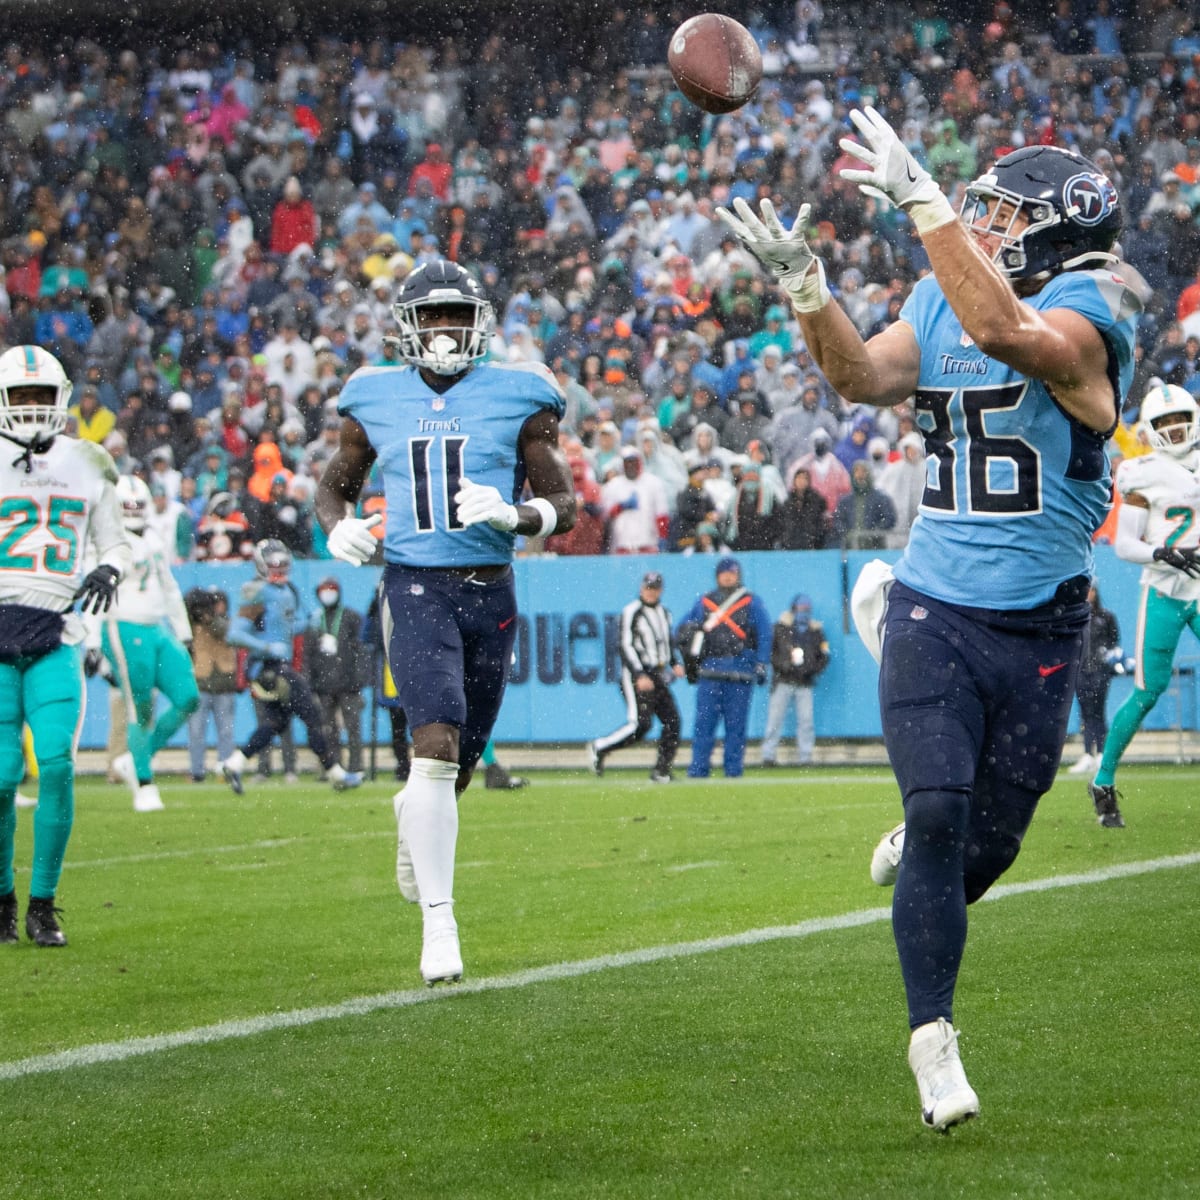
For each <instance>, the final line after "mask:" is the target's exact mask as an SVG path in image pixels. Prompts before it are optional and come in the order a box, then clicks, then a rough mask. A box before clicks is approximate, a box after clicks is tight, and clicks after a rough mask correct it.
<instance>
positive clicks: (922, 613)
mask: <svg viewBox="0 0 1200 1200" xmlns="http://www.w3.org/2000/svg"><path fill="white" fill-rule="evenodd" d="M908 615H909V616H910V617H912V619H913V620H914V621H923V620H925V618H926V617H927V616H929V609H927V608H922V607H921V606H920V605H919V604H914V605H913V610H912V612H910V613H909V614H908Z"/></svg>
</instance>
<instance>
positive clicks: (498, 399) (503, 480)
mask: <svg viewBox="0 0 1200 1200" xmlns="http://www.w3.org/2000/svg"><path fill="white" fill-rule="evenodd" d="M565 408H566V404H565V401H564V398H563V394H562V390H561V389H560V388H559V386H558V382H557V380H555V378H554V376H553V375H551V373H550V372H549V371H548V370H547V369H546V368H545V367H544V366H542V365H541V364H540V363H483V364H481V365H480V366H477V367H474V368H473V369H471V370H470V371H468V372H466V373H465V374H464V375H463V376H462V377H461V378H459V379H458V380H457V381H456V382H455V383H454V385H453V386H452V387H450V388H448V389H447V390H446V391H444V392H436V391H434V390H433V388H431V387H430V386H429V385H428V384H427V383H426V382H425V381H424V380H423V379H422V378H421V376H420V374H419V373H418V371H417V370H416V369H415V368H414V367H407V366H405V367H364V368H362V369H361V370H358V371H356V372H355V373H354V374H353V375H352V376H351V377H350V378H349V379H348V380H347V381H346V386H345V388H343V389H342V392H341V394H340V395H339V397H338V412H340V413H342V414H343V415H345V416H350V417H353V418H354V419H355V420H356V421H357V422H358V423H359V424H360V425H361V426H362V427H363V429H364V430H365V431H366V434H367V438H368V440H369V441H370V443H371V445H372V447H374V449H375V452H376V454H377V455H378V457H379V466H380V471H381V473H382V477H383V489H384V496H385V498H386V501H387V532H386V534H385V537H384V547H383V548H384V558H385V559H386V560H387V561H388V562H390V563H401V564H403V565H405V566H410V567H478V566H490V565H494V564H503V563H507V562H510V561H511V560H512V555H513V545H514V543H515V541H516V538H515V536H514V535H513V534H511V533H505V532H503V531H502V530H499V529H493V528H492V527H491V526H490V525H487V524H482V525H472V526H470V527H464V526H463V525H462V523H461V522H460V521H459V519H458V511H457V506H456V505H455V503H454V493H455V492H457V491H458V488H459V483H460V481H461V480H462V478H463V477H464V476H465V477H466V478H468V479H470V480H471V481H472V482H473V483H479V484H486V485H491V486H492V487H494V488H496V489H497V490H498V491H499V492H500V494H501V495H502V496H503V497H504V498H505V500H508V501H510V502H511V503H513V504H516V503H517V501H518V500H519V499H520V496H521V490H522V488H523V487H524V486H525V465H524V463H523V462H522V460H521V456H520V451H519V448H518V442H519V440H520V436H521V429H522V427H523V426H524V424H525V422H526V421H527V420H528V419H529V418H530V417H531V416H533V415H534V414H535V413H537V412H539V411H543V410H545V411H549V412H552V413H554V414H555V415H556V416H558V417H561V416H562V415H563V412H564V411H565Z"/></svg>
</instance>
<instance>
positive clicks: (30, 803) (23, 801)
mask: <svg viewBox="0 0 1200 1200" xmlns="http://www.w3.org/2000/svg"><path fill="white" fill-rule="evenodd" d="M13 800H14V801H15V803H16V806H17V807H18V808H37V797H36V796H27V795H25V793H24V792H18V793H17V794H16V795H15V796H14V797H13Z"/></svg>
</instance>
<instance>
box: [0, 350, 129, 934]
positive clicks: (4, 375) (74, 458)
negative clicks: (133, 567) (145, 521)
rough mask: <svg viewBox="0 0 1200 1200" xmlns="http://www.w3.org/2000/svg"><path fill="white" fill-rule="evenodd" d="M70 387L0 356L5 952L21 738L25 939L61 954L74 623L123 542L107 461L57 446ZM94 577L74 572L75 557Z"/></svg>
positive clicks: (53, 373)
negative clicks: (90, 555)
mask: <svg viewBox="0 0 1200 1200" xmlns="http://www.w3.org/2000/svg"><path fill="white" fill-rule="evenodd" d="M70 400H71V384H70V381H69V380H68V379H67V376H66V373H65V372H64V371H63V368H62V364H61V363H60V362H59V361H58V359H56V358H55V357H54V355H52V354H50V353H48V352H47V351H45V350H43V349H42V348H41V347H40V346H15V347H13V348H12V349H11V350H7V351H5V352H4V354H2V355H0V943H5V942H16V941H17V938H18V934H17V893H16V889H15V886H14V878H13V834H14V832H15V830H16V824H17V820H16V809H15V805H14V797H15V795H16V790H17V785H18V784H19V783H20V781H21V777H22V775H23V774H24V773H25V764H24V758H23V754H22V727H23V724H24V723H25V722H28V724H29V728H30V729H31V730H32V731H33V741H34V747H35V754H36V756H37V765H38V774H39V786H38V805H37V809H36V810H35V812H34V817H33V873H32V877H31V879H30V884H29V907H28V908H27V909H26V911H25V933H26V935H27V936H28V937H29V939H30V941H32V942H33V943H34V944H35V945H38V946H65V945H66V944H67V938H66V934H64V933H63V931H62V927H61V926H60V925H59V923H58V916H59V909H58V908H57V907H56V906H55V894H56V892H57V890H58V881H59V876H60V874H61V873H62V864H63V856H64V855H65V854H66V849H67V842H68V840H69V839H70V836H71V826H72V824H73V822H74V819H75V748H76V744H77V741H78V738H79V728H80V725H81V723H82V720H83V705H84V695H83V671H82V664H81V661H80V650H79V643H80V642H81V641H82V640H83V624H82V622H81V621H80V619H79V617H78V616H77V615H76V614H75V613H74V612H72V609H73V608H74V605H75V602H76V601H77V600H78V601H79V606H80V611H81V612H83V613H89V612H99V613H103V612H106V611H107V610H108V608H109V606H110V605H111V604H112V602H113V597H114V596H115V595H116V591H117V584H118V582H119V581H120V579H121V577H122V576H123V575H124V574H125V573H126V572H127V571H128V570H129V565H130V552H129V541H128V539H127V538H126V536H125V529H124V527H123V526H122V524H121V507H120V504H119V503H118V501H117V496H116V483H117V470H116V467H115V466H114V465H113V461H112V459H111V458H110V457H109V456H108V453H107V452H106V451H105V450H103V449H101V448H100V447H99V446H96V445H94V444H93V443H91V442H84V441H77V440H76V439H75V438H72V437H67V436H66V435H65V434H64V433H63V431H64V430H65V429H66V427H67V408H68V405H69V404H70ZM89 545H90V546H91V547H93V548H94V549H95V552H96V559H97V563H96V566H95V567H94V568H93V569H92V570H91V571H90V572H88V573H87V574H86V575H85V573H84V561H83V556H84V550H85V549H86V548H87V547H88V546H89Z"/></svg>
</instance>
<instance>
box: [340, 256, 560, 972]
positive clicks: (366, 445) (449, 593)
mask: <svg viewBox="0 0 1200 1200" xmlns="http://www.w3.org/2000/svg"><path fill="white" fill-rule="evenodd" d="M392 311H393V313H394V315H395V317H396V322H397V325H398V326H399V329H400V357H401V359H402V360H403V362H404V364H405V365H403V366H400V367H394V366H375V367H364V368H363V369H361V370H359V371H356V372H355V373H354V375H352V376H351V377H350V379H349V380H347V382H346V386H345V388H344V389H343V390H342V392H341V394H340V396H339V398H338V411H339V412H341V413H342V415H343V417H344V418H345V419H344V420H343V422H342V429H341V440H340V443H339V448H338V451H337V453H336V454H335V455H334V457H333V458H332V459H331V460H330V462H329V465H328V467H327V468H326V470H325V474H324V476H323V477H322V479H321V484H320V487H319V489H318V491H317V517H318V519H319V520H320V522H321V525H322V527H323V528H324V529H325V530H326V531H327V532H328V534H329V551H330V553H331V554H332V555H334V557H336V558H340V559H342V560H343V561H345V562H349V563H354V564H356V565H362V564H365V563H368V562H372V561H375V560H377V559H378V558H379V557H380V553H381V551H380V543H379V541H378V540H377V539H376V537H375V535H374V534H373V533H372V531H371V530H372V526H373V525H374V524H376V523H378V520H379V518H378V517H377V516H376V517H371V518H367V519H365V520H364V519H360V518H358V517H356V516H354V515H353V511H354V508H353V506H354V505H355V504H356V502H357V500H358V497H359V494H360V493H361V491H362V489H363V485H364V483H365V482H366V479H367V475H368V473H369V472H370V470H371V467H372V466H373V464H374V463H375V461H376V459H378V460H379V462H380V464H381V467H382V476H383V486H384V493H385V499H386V502H387V531H386V534H385V536H384V538H383V542H382V558H383V561H384V564H385V566H384V574H383V581H382V583H381V585H380V587H381V594H382V601H383V603H382V605H381V609H382V618H383V627H384V628H383V632H384V641H385V644H386V646H387V652H388V665H389V666H390V668H391V672H392V676H393V678H394V680H395V683H396V690H397V693H398V696H399V700H400V703H401V706H402V707H403V709H404V711H405V713H406V714H407V715H408V720H409V724H410V726H411V728H412V739H413V750H412V766H411V769H410V773H409V777H408V782H407V784H406V785H405V787H404V790H403V791H401V792H399V793H397V795H396V797H395V801H394V806H395V811H396V822H397V826H398V829H399V844H398V848H397V854H396V881H397V883H398V885H399V887H400V892H401V894H402V895H403V896H404V898H405V899H406V900H410V901H414V902H419V903H420V905H421V912H422V917H423V925H424V939H423V946H422V952H421V975H422V977H423V978H424V980H425V982H426V983H427V984H429V985H430V986H432V985H433V984H435V983H439V982H447V981H453V980H456V979H459V978H460V977H461V975H462V969H463V967H462V954H461V951H460V947H459V940H458V926H457V923H456V921H455V918H454V852H455V843H456V840H457V836H458V805H457V793H461V792H463V791H464V790H465V789H466V787H467V785H468V784H469V783H470V781H471V773H472V771H473V770H474V767H475V764H476V763H477V762H478V760H479V756H480V754H481V753H482V752H483V748H484V746H485V745H486V744H487V740H488V737H489V735H490V733H491V730H492V726H493V725H494V724H495V721H496V717H497V714H498V713H499V711H500V701H501V699H502V697H503V695H504V685H505V682H506V679H507V674H508V666H509V662H510V660H511V657H512V645H513V638H514V636H515V633H516V615H517V605H516V594H515V591H514V588H513V573H512V565H511V564H512V557H513V546H514V542H515V539H516V536H517V535H518V534H523V535H526V536H545V535H547V534H550V533H552V532H554V531H555V530H558V531H559V532H563V531H566V530H569V529H570V528H571V527H572V526H573V525H574V524H575V488H574V484H573V483H572V479H571V472H570V469H569V467H568V466H567V462H566V459H565V457H564V456H563V454H562V452H561V451H560V450H559V448H558V422H559V418H560V417H561V416H562V415H563V412H564V408H565V402H564V399H563V395H562V391H561V390H560V388H559V386H558V383H557V382H556V380H555V378H554V376H553V375H551V373H550V372H549V371H548V370H546V369H545V368H544V367H543V366H541V365H540V364H536V363H511V364H500V363H489V362H487V361H486V358H487V354H488V346H489V341H490V338H491V332H492V328H493V325H494V323H495V318H494V316H493V312H492V306H491V304H490V303H489V302H488V300H487V298H486V297H485V296H484V294H483V291H482V289H481V288H480V286H479V284H478V283H477V282H476V281H475V280H474V279H473V278H472V277H471V275H469V274H468V273H467V272H466V271H464V270H463V269H462V268H461V267H459V266H457V265H456V264H454V263H451V262H445V261H441V260H438V261H434V262H430V263H425V264H422V265H421V266H420V267H418V268H417V269H416V270H415V271H413V272H412V273H411V274H410V275H409V276H408V278H407V279H406V280H405V282H404V286H403V287H402V288H401V291H400V295H399V297H398V299H397V301H396V303H395V305H393V309H392ZM526 483H528V485H529V488H530V491H531V492H532V498H531V499H530V500H527V501H524V502H522V501H521V499H520V498H521V495H522V493H523V490H524V488H525V485H526Z"/></svg>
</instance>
